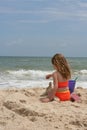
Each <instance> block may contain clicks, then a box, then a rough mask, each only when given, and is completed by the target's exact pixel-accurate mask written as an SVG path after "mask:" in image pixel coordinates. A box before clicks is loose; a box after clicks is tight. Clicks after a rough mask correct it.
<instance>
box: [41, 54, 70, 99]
mask: <svg viewBox="0 0 87 130" xmlns="http://www.w3.org/2000/svg"><path fill="white" fill-rule="evenodd" d="M52 64H53V67H54V69H55V70H56V71H55V72H53V73H52V74H48V75H47V76H46V79H49V78H50V77H52V78H53V88H52V89H51V90H50V91H49V92H48V95H47V97H46V98H41V99H40V100H41V101H42V102H49V101H52V100H53V99H54V97H55V96H56V97H58V98H59V99H60V101H66V100H70V91H69V87H68V80H69V79H70V78H71V72H70V68H69V65H68V62H67V60H66V58H65V57H64V56H63V55H62V54H55V55H54V56H53V57H52Z"/></svg>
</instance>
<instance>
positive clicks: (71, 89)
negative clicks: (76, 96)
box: [69, 77, 78, 93]
mask: <svg viewBox="0 0 87 130" xmlns="http://www.w3.org/2000/svg"><path fill="white" fill-rule="evenodd" d="M77 79H78V77H76V78H75V79H74V80H73V79H71V80H69V90H70V93H73V92H74V89H75V84H76V80H77Z"/></svg>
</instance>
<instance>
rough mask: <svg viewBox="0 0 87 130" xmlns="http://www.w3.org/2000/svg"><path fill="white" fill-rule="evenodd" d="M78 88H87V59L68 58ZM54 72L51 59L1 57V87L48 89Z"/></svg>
mask: <svg viewBox="0 0 87 130" xmlns="http://www.w3.org/2000/svg"><path fill="white" fill-rule="evenodd" d="M67 60H68V61H69V63H70V66H71V70H72V79H75V78H76V77H78V80H77V82H76V86H81V87H87V58H86V57H82V58H80V57H79V58H78V57H75V58H72V57H68V58H67ZM51 72H53V67H52V64H51V57H0V87H1V88H2V87H19V88H20V87H22V88H23V87H46V86H47V85H48V82H49V81H50V80H46V79H45V75H46V74H48V73H51Z"/></svg>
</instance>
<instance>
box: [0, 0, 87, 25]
mask: <svg viewBox="0 0 87 130" xmlns="http://www.w3.org/2000/svg"><path fill="white" fill-rule="evenodd" d="M25 1H26V2H27V3H26V4H25V5H24V6H23V3H22V2H24V0H21V1H20V0H7V2H14V3H15V5H16V4H17V3H18V2H21V6H19V4H18V8H16V6H14V5H12V6H8V7H6V6H1V7H0V14H3V15H4V14H5V15H6V14H7V15H9V16H10V15H15V16H14V18H15V20H16V21H17V19H16V16H18V15H19V19H18V23H19V22H20V23H35V22H36V23H47V22H53V21H58V20H64V19H65V20H87V8H86V7H87V2H85V3H84V2H79V0H77V1H76V0H59V1H58V0H55V1H51V0H50V3H49V4H48V1H47V0H25ZM4 2H6V0H4ZM29 2H31V3H32V6H31V7H30V4H29ZM33 2H38V4H39V2H42V5H43V6H40V7H39V6H37V4H36V5H34V6H35V8H33ZM46 3H47V4H46ZM27 4H28V5H29V7H30V8H27V7H26V8H25V6H26V5H27ZM44 4H45V5H46V6H44ZM3 5H4V4H3ZM20 15H21V16H20ZM25 16H26V17H27V18H25ZM31 16H32V17H31ZM34 17H35V18H37V19H36V20H35V19H33V18H34Z"/></svg>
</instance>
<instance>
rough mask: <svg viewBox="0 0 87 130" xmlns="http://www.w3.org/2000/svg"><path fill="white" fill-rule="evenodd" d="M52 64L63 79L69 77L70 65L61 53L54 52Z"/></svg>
mask: <svg viewBox="0 0 87 130" xmlns="http://www.w3.org/2000/svg"><path fill="white" fill-rule="evenodd" d="M52 64H53V65H55V66H56V68H57V71H59V72H60V74H61V75H62V76H63V78H65V79H70V78H71V71H70V66H69V64H68V62H67V60H66V58H65V57H64V56H63V55H62V54H55V55H54V56H53V57H52Z"/></svg>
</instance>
